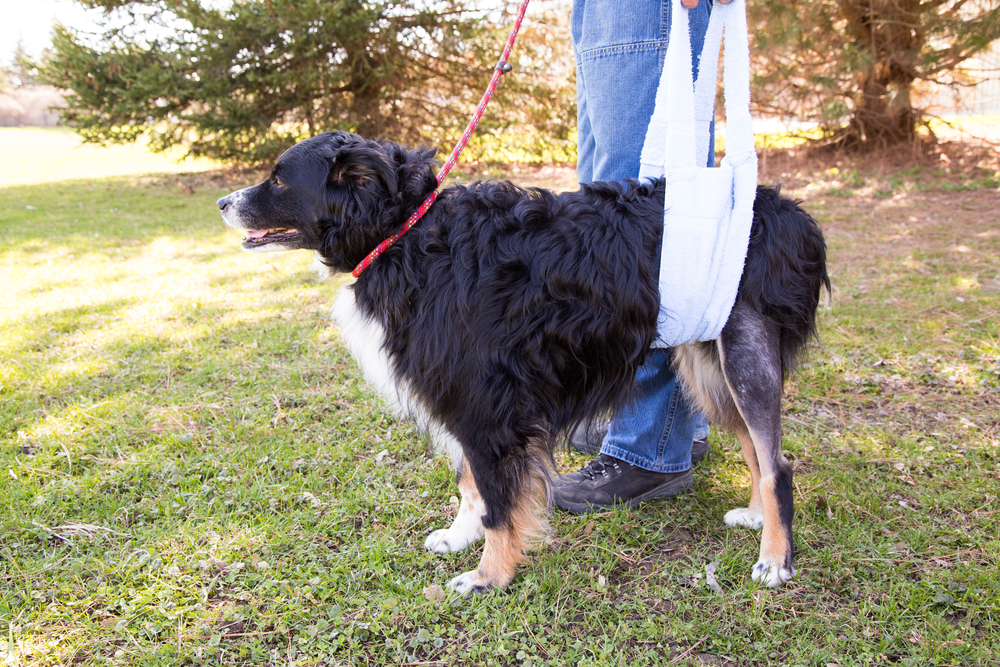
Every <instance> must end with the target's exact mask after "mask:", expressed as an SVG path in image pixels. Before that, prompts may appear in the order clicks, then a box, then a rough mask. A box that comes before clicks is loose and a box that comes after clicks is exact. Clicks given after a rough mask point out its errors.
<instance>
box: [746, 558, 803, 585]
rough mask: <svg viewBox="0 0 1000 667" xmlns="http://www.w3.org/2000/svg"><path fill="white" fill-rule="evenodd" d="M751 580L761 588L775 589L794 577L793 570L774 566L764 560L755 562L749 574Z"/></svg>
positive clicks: (792, 568)
mask: <svg viewBox="0 0 1000 667" xmlns="http://www.w3.org/2000/svg"><path fill="white" fill-rule="evenodd" d="M750 576H751V577H753V580H754V581H756V582H757V583H758V584H760V585H761V586H767V587H768V588H776V587H777V586H780V585H781V584H783V583H785V582H786V581H788V580H789V579H791V578H792V577H794V576H795V568H794V567H791V568H787V567H784V566H782V565H775V564H774V563H768V562H766V561H764V560H759V561H757V564H756V565H754V566H753V572H752V573H751V574H750Z"/></svg>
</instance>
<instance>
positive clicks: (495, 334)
mask: <svg viewBox="0 0 1000 667" xmlns="http://www.w3.org/2000/svg"><path fill="white" fill-rule="evenodd" d="M433 154H434V151H433V150H409V151H408V150H406V149H405V148H403V147H400V146H398V145H395V144H392V143H378V142H375V141H370V140H366V139H363V138H361V137H358V136H356V135H353V134H348V133H345V132H332V133H324V134H321V135H318V136H316V137H313V138H311V139H307V140H305V141H303V142H301V143H299V144H296V145H295V146H293V147H291V148H290V149H288V150H287V151H286V152H285V153H284V154H283V155H282V156H281V157H280V158H279V159H278V161H277V163H276V164H275V165H274V168H273V169H272V170H271V175H270V177H269V178H268V179H267V180H265V181H263V182H261V183H259V184H257V185H254V186H252V187H249V188H245V189H243V190H239V191H237V192H234V193H232V194H230V195H227V196H225V197H223V198H222V199H220V200H219V202H218V203H219V208H220V209H221V210H222V217H223V220H224V221H225V222H226V224H227V225H229V226H231V227H236V228H238V229H242V230H243V231H244V240H243V247H244V248H245V249H247V250H295V249H308V250H314V251H316V253H317V255H318V258H319V260H320V261H321V262H322V264H323V265H324V266H325V267H328V268H329V269H332V270H334V271H351V270H352V269H353V268H354V267H355V266H356V265H357V264H358V263H359V262H360V261H361V260H362V259H364V257H365V256H366V255H367V254H368V253H369V252H370V251H371V250H372V249H373V248H374V247H375V246H377V245H378V244H379V243H380V242H381V241H382V240H383V239H385V238H387V237H389V236H391V235H392V234H394V233H396V232H397V231H399V229H400V227H401V226H402V224H403V222H404V221H405V220H406V219H407V218H408V217H409V216H410V214H411V213H412V212H413V211H415V210H416V208H417V207H418V206H419V204H420V203H421V202H422V201H423V199H424V198H425V197H426V196H427V195H428V194H429V193H430V192H431V191H432V190H433V189H434V187H435V185H436V180H435V175H434V166H435V164H434V161H433V160H432V156H433ZM663 195H664V184H663V182H662V181H659V182H655V183H652V184H641V183H638V182H629V183H628V184H621V183H593V184H590V185H583V186H581V188H580V190H579V191H578V192H569V193H564V194H559V195H556V194H553V193H551V192H548V191H546V190H541V189H525V188H520V187H517V186H515V185H512V184H511V183H506V182H500V183H491V182H487V183H475V184H472V185H469V186H464V185H454V186H451V187H448V188H445V189H444V190H442V191H441V193H440V195H439V196H438V198H437V201H436V203H435V204H434V205H433V207H431V209H430V210H429V211H428V213H427V214H426V216H425V217H424V218H423V219H422V220H421V221H420V222H419V223H417V225H416V226H415V227H414V228H413V229H412V230H411V231H410V232H409V233H407V234H405V235H404V236H403V237H402V238H400V239H399V241H398V242H397V243H396V244H395V245H393V246H391V247H390V248H389V249H388V250H386V251H385V253H384V254H382V255H381V256H380V257H379V258H378V259H376V260H375V261H374V262H373V263H372V265H371V266H370V267H369V268H368V269H367V270H366V271H365V272H364V273H362V274H361V276H360V277H359V278H358V279H357V281H355V282H354V283H353V284H351V285H348V286H347V287H345V288H344V289H343V291H342V292H341V294H340V296H339V297H338V300H337V303H336V306H335V308H334V315H335V318H336V320H337V322H338V323H339V325H340V329H341V335H342V336H343V338H344V340H345V342H346V343H347V345H348V346H349V348H350V349H351V352H352V354H353V355H354V356H355V358H356V359H357V360H358V362H359V364H360V365H361V367H362V369H363V370H364V372H365V375H366V377H367V379H368V380H369V381H370V382H371V384H373V385H374V386H375V388H376V389H377V390H379V391H380V392H381V393H382V395H383V396H384V397H385V398H386V399H387V400H389V401H390V402H391V403H392V404H394V405H395V407H396V408H397V409H399V411H400V412H402V413H403V414H406V415H408V416H411V417H414V418H416V419H417V420H418V422H420V423H421V425H422V426H423V427H425V428H427V429H428V430H429V431H430V433H431V435H432V436H433V437H434V439H435V441H436V443H437V444H438V445H439V446H440V447H441V448H443V449H444V450H445V451H447V452H448V453H450V455H451V457H452V460H453V462H454V464H455V468H456V471H457V474H458V486H459V489H460V490H461V494H462V502H461V505H460V507H459V512H458V516H457V518H456V519H455V521H454V523H453V524H452V525H451V526H450V527H449V528H447V529H443V530H438V531H436V532H434V533H432V534H431V535H430V537H428V538H427V542H426V546H427V548H428V549H430V550H432V551H436V552H440V553H445V552H449V551H455V550H459V549H464V548H466V547H468V546H469V545H470V544H472V543H473V542H475V541H476V540H478V539H479V538H480V537H482V536H483V534H484V533H485V536H486V545H485V548H484V550H483V555H482V559H481V561H480V563H479V567H478V568H477V569H476V570H473V571H471V572H467V573H465V574H462V575H460V576H458V577H456V578H455V579H453V580H452V581H451V586H452V587H453V588H454V589H455V590H457V591H459V592H462V593H466V592H481V591H485V590H488V589H490V588H494V587H495V588H503V587H505V586H507V585H508V584H509V583H510V581H511V579H512V578H513V576H514V572H515V570H516V568H517V565H518V564H519V563H520V562H522V561H523V560H524V552H525V549H526V548H527V547H528V546H529V543H530V541H531V538H532V537H533V536H534V535H537V534H538V533H539V532H540V531H541V530H542V529H543V528H544V525H545V523H544V508H545V497H546V489H547V481H548V473H547V462H549V461H550V460H551V455H550V451H551V447H552V445H553V444H554V443H555V440H556V436H557V434H559V433H560V432H563V431H564V430H565V429H567V428H569V427H572V426H574V425H575V424H578V423H579V422H580V421H581V420H584V419H586V418H588V417H590V416H592V415H596V414H599V413H601V412H603V411H606V410H608V409H614V408H616V407H620V406H621V405H622V404H623V403H624V402H625V401H627V399H628V398H629V389H630V387H631V384H632V381H633V378H634V376H635V373H636V369H637V368H638V367H639V366H640V364H642V362H643V359H644V357H645V356H646V352H647V350H648V349H649V347H650V344H651V343H652V342H653V339H654V337H655V335H656V320H657V314H658V310H659V294H658V286H657V276H658V271H659V258H660V252H659V249H660V237H661V234H662V227H663ZM824 285H825V286H826V287H827V289H829V279H828V277H827V272H826V247H825V244H824V241H823V235H822V233H821V232H820V229H819V227H818V226H817V224H816V222H815V221H814V220H813V219H812V218H811V217H810V216H809V215H808V214H806V213H805V212H804V211H803V210H802V209H801V208H799V206H798V205H797V204H796V203H795V202H792V201H790V200H788V199H784V198H782V197H780V196H779V195H778V192H777V190H774V189H771V188H765V187H761V188H759V189H758V191H757V199H756V203H755V206H754V222H753V230H752V234H751V238H750V246H749V250H748V254H747V258H746V265H745V267H744V270H743V276H742V279H741V281H740V287H739V295H738V297H737V300H736V304H735V306H734V307H733V310H732V314H731V315H730V318H729V321H728V322H727V324H726V326H725V328H724V329H723V331H722V334H721V335H720V336H719V338H718V339H717V340H715V341H712V342H709V343H699V344H692V345H684V346H681V347H679V348H677V349H676V350H675V360H676V361H675V363H676V367H677V370H678V372H679V373H680V375H681V377H682V379H683V382H684V386H685V388H686V390H687V392H688V393H689V395H690V396H691V397H692V398H693V399H694V400H695V402H696V403H697V404H698V405H699V406H700V407H701V408H702V409H703V410H704V411H705V412H707V413H708V414H709V416H710V417H712V418H713V420H714V421H715V422H717V423H719V424H721V425H722V426H725V427H726V428H728V429H730V430H732V431H734V432H735V433H736V435H737V436H738V438H739V441H740V443H741V445H742V449H743V456H744V458H745V459H746V462H747V465H748V466H749V468H750V474H751V489H750V504H749V506H748V507H746V508H740V509H734V510H732V511H730V512H728V513H727V514H726V516H725V521H726V523H727V524H729V525H731V526H737V525H739V526H748V527H751V528H754V529H757V528H763V533H762V536H761V542H760V558H759V560H758V561H757V563H756V565H754V567H753V570H752V576H753V579H754V580H756V581H758V582H760V583H762V584H765V585H767V586H777V585H779V584H781V583H782V582H784V581H787V580H788V579H789V578H791V577H792V576H793V574H794V573H795V568H794V555H793V547H792V532H791V530H792V514H793V510H792V467H791V465H790V464H789V462H788V461H787V460H786V459H785V458H784V456H783V455H782V453H781V394H782V384H783V381H784V378H785V377H786V375H787V374H788V373H789V371H790V370H791V369H792V368H793V366H794V364H795V360H796V356H797V355H798V354H799V352H801V351H802V349H803V347H804V346H805V344H806V342H807V341H808V340H809V338H810V336H812V335H813V334H814V332H815V317H816V308H817V305H818V302H819V298H820V292H821V290H822V287H823V286H824Z"/></svg>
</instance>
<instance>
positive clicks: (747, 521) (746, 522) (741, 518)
mask: <svg viewBox="0 0 1000 667" xmlns="http://www.w3.org/2000/svg"><path fill="white" fill-rule="evenodd" d="M722 520H723V521H725V522H726V525H727V526H732V527H733V528H736V527H738V526H744V527H746V528H752V529H753V530H760V529H761V528H763V527H764V515H763V514H762V513H760V512H752V511H750V510H749V509H748V508H746V507H740V508H739V509H735V510H729V511H728V512H726V516H725V517H723V519H722Z"/></svg>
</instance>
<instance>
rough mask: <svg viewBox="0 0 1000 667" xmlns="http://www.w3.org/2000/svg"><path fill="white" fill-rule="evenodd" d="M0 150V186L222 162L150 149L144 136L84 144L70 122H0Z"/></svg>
mask: <svg viewBox="0 0 1000 667" xmlns="http://www.w3.org/2000/svg"><path fill="white" fill-rule="evenodd" d="M0 155H3V157H4V159H3V160H0V187H4V186H9V185H29V184H33V183H50V182H56V181H65V180H71V179H76V178H102V177H105V176H128V175H133V174H147V173H176V172H191V171H205V170H208V169H218V168H219V163H217V162H215V161H213V160H208V159H205V158H200V159H181V156H182V155H183V151H182V150H180V149H177V150H173V151H170V152H168V153H166V154H157V153H151V152H150V151H149V150H148V149H147V148H146V146H145V144H144V143H143V142H142V141H141V140H140V142H138V143H136V144H134V145H113V146H108V147H101V146H96V145H92V144H84V143H83V142H82V141H81V139H80V137H79V136H78V135H76V134H75V133H73V131H72V130H70V129H68V128H52V127H0Z"/></svg>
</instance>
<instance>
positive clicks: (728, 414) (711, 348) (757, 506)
mask: <svg viewBox="0 0 1000 667" xmlns="http://www.w3.org/2000/svg"><path fill="white" fill-rule="evenodd" d="M674 366H675V367H676V369H677V372H678V374H679V375H680V376H681V379H682V380H683V382H684V389H685V392H686V393H687V395H688V397H689V398H690V399H692V400H693V401H694V403H695V404H696V405H698V406H699V407H700V408H701V410H702V411H703V412H705V413H706V414H707V415H708V416H709V417H710V418H711V419H712V421H713V422H714V423H716V424H719V425H721V426H723V427H725V428H727V429H729V430H730V431H732V432H733V433H735V434H736V436H737V438H739V441H740V446H741V447H742V449H743V458H744V460H745V461H746V463H747V467H748V468H749V469H750V505H749V506H748V507H741V508H738V509H734V510H730V511H729V512H726V516H725V522H726V525H729V526H746V527H748V528H753V529H755V530H759V529H760V527H761V526H763V525H764V510H763V508H762V506H761V501H760V492H759V488H760V485H759V481H760V466H759V465H758V464H757V452H756V449H755V447H754V443H753V438H751V437H750V432H749V431H748V430H747V425H746V422H744V421H743V417H742V416H741V415H740V411H739V409H738V408H737V407H736V403H735V402H734V401H733V394H732V392H731V391H730V390H729V385H728V384H727V382H726V375H725V373H724V372H723V370H722V359H721V357H720V355H719V347H718V345H717V343H716V342H715V341H712V342H706V343H692V344H690V345H681V346H680V347H676V348H674Z"/></svg>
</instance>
